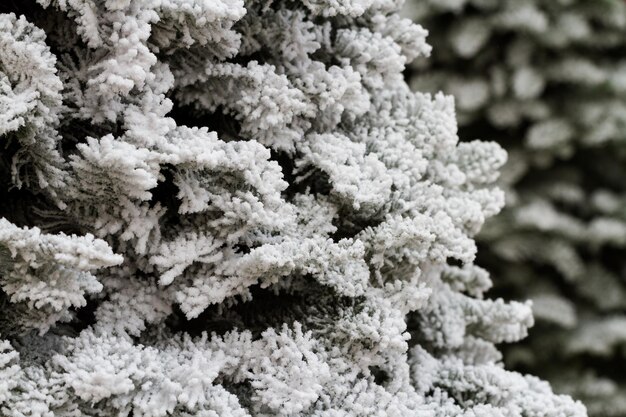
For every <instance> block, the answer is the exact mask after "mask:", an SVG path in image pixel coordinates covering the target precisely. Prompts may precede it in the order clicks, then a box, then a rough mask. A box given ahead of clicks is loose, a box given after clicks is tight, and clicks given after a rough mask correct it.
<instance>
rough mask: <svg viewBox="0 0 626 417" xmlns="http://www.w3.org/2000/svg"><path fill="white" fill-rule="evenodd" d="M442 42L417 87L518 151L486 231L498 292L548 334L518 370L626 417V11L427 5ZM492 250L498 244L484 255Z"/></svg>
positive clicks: (582, 4)
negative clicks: (450, 98) (502, 202)
mask: <svg viewBox="0 0 626 417" xmlns="http://www.w3.org/2000/svg"><path fill="white" fill-rule="evenodd" d="M407 6H410V7H407V8H406V9H405V10H406V12H407V13H406V14H407V15H408V16H411V17H412V18H413V19H415V21H417V22H419V23H421V24H422V25H423V26H424V27H425V28H427V29H428V30H429V31H430V38H429V39H430V42H431V44H433V45H436V48H435V50H434V52H433V54H432V55H433V56H432V57H431V59H429V60H428V61H427V62H426V61H424V60H421V61H416V64H415V65H414V66H413V67H412V68H411V69H410V72H411V73H412V74H411V75H410V76H411V84H412V86H413V88H417V89H421V90H422V91H428V90H430V89H432V90H439V89H442V90H443V91H445V92H446V93H448V94H453V95H454V96H455V97H456V105H457V110H458V119H459V125H460V126H461V128H460V133H459V135H460V137H461V138H462V139H463V138H471V137H474V136H476V135H478V136H480V137H481V138H484V139H489V140H498V141H499V143H500V144H501V145H503V146H504V147H505V148H506V149H507V150H508V152H509V161H508V162H507V164H506V165H505V167H504V168H503V175H502V178H501V185H502V186H503V188H505V190H506V191H507V208H506V209H505V210H504V211H503V212H502V213H501V214H500V215H499V216H497V217H496V218H495V219H492V220H490V221H489V222H487V225H486V226H485V228H484V230H483V231H482V232H481V233H480V234H479V236H478V238H477V239H478V242H479V247H480V248H481V250H480V251H479V262H478V263H479V265H481V266H484V267H486V268H487V269H489V270H490V272H491V273H492V275H493V276H494V281H495V282H496V285H495V291H494V292H493V293H492V294H494V296H495V295H500V296H505V297H516V298H519V299H527V298H531V299H532V300H533V301H534V307H533V310H534V315H535V318H536V319H537V326H536V327H535V328H534V329H533V330H532V331H531V334H530V337H529V338H528V339H526V341H525V342H524V343H522V344H520V345H516V346H512V347H510V348H509V349H506V351H505V362H506V363H507V364H508V365H509V366H511V367H515V368H516V369H519V370H524V371H529V372H531V373H533V374H537V375H540V376H541V377H544V378H547V379H549V380H550V381H551V382H552V383H553V384H554V386H555V389H556V390H557V391H560V392H567V393H571V394H573V395H574V396H575V397H578V398H580V399H583V400H584V402H585V403H586V405H587V407H588V410H589V413H590V415H593V416H598V417H600V416H601V417H607V416H626V374H625V373H624V368H623V365H624V363H626V362H625V361H626V256H625V251H626V183H625V182H624V179H625V178H626V3H625V2H624V1H622V0H602V1H586V0H558V1H554V0H458V1H437V0H428V1H413V2H411V3H409V4H407ZM483 247H484V250H482V249H483Z"/></svg>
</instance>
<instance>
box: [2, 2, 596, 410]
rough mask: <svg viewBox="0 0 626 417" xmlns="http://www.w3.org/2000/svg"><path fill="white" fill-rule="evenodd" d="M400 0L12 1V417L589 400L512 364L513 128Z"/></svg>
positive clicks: (5, 30) (6, 387)
mask: <svg viewBox="0 0 626 417" xmlns="http://www.w3.org/2000/svg"><path fill="white" fill-rule="evenodd" d="M398 3H399V2H396V1H392V0H369V1H368V0H365V1H348V0H304V1H302V2H293V1H290V0H283V1H273V2H272V1H248V2H245V3H244V2H243V1H241V0H204V1H202V0H142V1H132V0H106V1H105V0H70V1H66V0H39V1H38V2H37V3H34V2H32V3H31V2H29V1H24V0H19V1H18V0H15V2H10V1H9V2H8V3H5V2H3V3H2V6H1V7H2V12H4V13H3V14H1V15H0V87H1V89H2V94H1V96H0V108H1V109H2V111H1V112H0V114H1V116H0V117H2V124H1V125H0V128H1V129H2V131H1V132H0V135H1V136H0V139H1V140H2V142H3V149H2V152H1V159H0V161H1V163H0V168H1V169H2V203H1V204H0V214H1V216H3V217H4V218H3V220H1V221H0V248H2V250H1V251H0V268H1V269H0V287H1V288H2V291H1V293H0V294H1V300H2V302H1V304H0V305H1V307H0V308H1V309H2V311H1V317H2V320H1V321H0V333H1V334H2V338H3V341H2V342H1V343H0V413H1V414H2V415H3V416H4V417H18V416H19V417H23V416H33V417H34V416H41V417H83V416H84V417H86V416H90V417H94V416H102V417H104V416H106V417H111V416H117V417H129V416H133V417H164V416H176V417H191V416H194V417H217V416H220V417H228V416H279V415H284V416H320V417H322V416H324V417H339V416H346V417H356V416H363V417H366V416H367V417H371V416H381V417H382V416H441V417H444V416H468V417H470V416H477V415H480V416H494V417H495V416H533V417H540V416H545V417H549V416H555V417H556V416H559V417H562V416H568V417H570V416H571V417H573V416H584V415H585V410H584V407H583V406H582V404H580V403H578V402H574V401H573V400H572V399H571V398H569V397H567V396H559V395H555V394H553V393H552V391H551V388H550V387H549V385H548V384H547V383H545V382H542V381H540V380H538V379H536V378H534V377H529V376H522V375H520V374H517V373H513V372H509V371H506V370H505V369H504V368H503V366H502V364H501V361H500V359H501V358H500V354H499V352H498V350H497V349H496V347H495V344H496V343H499V342H504V341H506V342H508V341H514V340H517V339H519V338H521V337H522V336H524V335H525V334H526V329H527V327H528V326H529V325H530V324H531V323H532V317H531V311H530V308H529V306H528V305H527V304H524V303H515V302H513V303H505V302H503V301H502V300H490V299H484V298H483V293H484V291H485V290H486V289H487V288H488V287H489V285H490V281H489V278H488V275H487V273H486V271H484V270H483V269H480V268H478V267H476V266H473V264H472V262H473V258H474V255H475V251H476V248H475V243H474V241H473V239H472V236H473V235H474V234H475V233H477V232H478V230H479V228H480V227H481V225H482V223H483V221H484V219H485V218H486V217H488V216H491V215H493V214H495V213H496V212H497V211H498V210H499V209H500V208H501V206H502V203H503V194H502V192H501V191H500V190H499V189H497V188H495V187H494V186H493V185H492V183H493V182H494V181H495V179H496V177H497V175H498V169H499V167H500V166H501V165H502V164H503V163H504V161H505V159H506V154H505V152H504V151H503V150H502V148H501V147H499V146H498V145H496V144H494V143H491V142H480V141H476V142H470V143H463V144H460V145H459V144H457V136H456V121H455V116H454V109H453V103H452V100H451V99H450V98H449V97H445V96H443V95H435V96H431V95H428V94H421V93H413V92H411V91H410V89H409V87H408V85H407V84H406V83H405V81H404V80H403V73H402V72H403V70H404V68H405V65H406V63H407V62H409V61H411V60H412V59H413V58H415V57H417V56H420V55H422V56H425V55H427V54H428V53H429V51H430V47H429V46H428V45H427V44H426V42H425V35H426V32H425V31H424V30H423V29H422V28H421V27H419V26H417V25H414V24H412V23H411V22H410V21H409V20H406V19H401V18H400V17H399V15H398V14H397V8H398V7H399V6H400V4H398Z"/></svg>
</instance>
